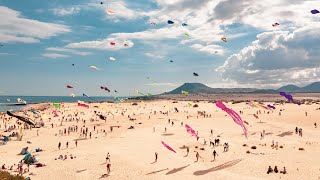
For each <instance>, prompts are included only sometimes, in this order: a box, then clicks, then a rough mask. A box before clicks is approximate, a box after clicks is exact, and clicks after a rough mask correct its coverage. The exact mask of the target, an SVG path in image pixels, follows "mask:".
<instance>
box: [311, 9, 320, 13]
mask: <svg viewBox="0 0 320 180" xmlns="http://www.w3.org/2000/svg"><path fill="white" fill-rule="evenodd" d="M310 12H311V14H318V13H320V12H319V11H318V10H317V9H314V10H311V11H310Z"/></svg>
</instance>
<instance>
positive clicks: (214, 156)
mask: <svg viewBox="0 0 320 180" xmlns="http://www.w3.org/2000/svg"><path fill="white" fill-rule="evenodd" d="M212 154H213V160H216V156H218V153H217V152H216V150H213V153H212Z"/></svg>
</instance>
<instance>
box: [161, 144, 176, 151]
mask: <svg viewBox="0 0 320 180" xmlns="http://www.w3.org/2000/svg"><path fill="white" fill-rule="evenodd" d="M161 143H162V144H163V145H164V147H166V148H167V149H169V150H170V151H172V152H174V153H177V152H176V151H175V150H174V149H172V147H170V146H169V145H168V144H166V143H164V142H163V141H161Z"/></svg>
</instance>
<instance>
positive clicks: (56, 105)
mask: <svg viewBox="0 0 320 180" xmlns="http://www.w3.org/2000/svg"><path fill="white" fill-rule="evenodd" d="M52 105H53V106H54V107H56V108H59V109H60V104H58V103H53V104H52Z"/></svg>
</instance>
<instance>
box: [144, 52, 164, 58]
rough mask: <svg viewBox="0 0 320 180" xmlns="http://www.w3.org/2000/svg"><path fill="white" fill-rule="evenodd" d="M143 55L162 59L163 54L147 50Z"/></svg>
mask: <svg viewBox="0 0 320 180" xmlns="http://www.w3.org/2000/svg"><path fill="white" fill-rule="evenodd" d="M144 55H145V56H147V57H150V58H156V59H163V58H164V57H165V56H164V55H162V54H160V53H157V52H153V53H152V52H147V53H145V54H144Z"/></svg>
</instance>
